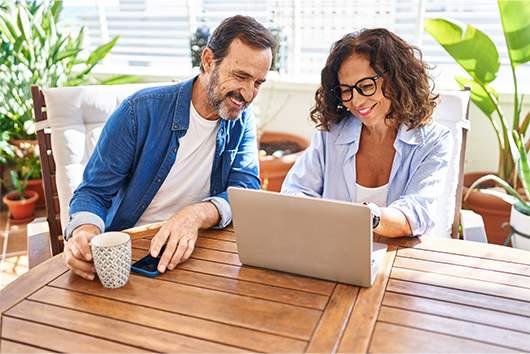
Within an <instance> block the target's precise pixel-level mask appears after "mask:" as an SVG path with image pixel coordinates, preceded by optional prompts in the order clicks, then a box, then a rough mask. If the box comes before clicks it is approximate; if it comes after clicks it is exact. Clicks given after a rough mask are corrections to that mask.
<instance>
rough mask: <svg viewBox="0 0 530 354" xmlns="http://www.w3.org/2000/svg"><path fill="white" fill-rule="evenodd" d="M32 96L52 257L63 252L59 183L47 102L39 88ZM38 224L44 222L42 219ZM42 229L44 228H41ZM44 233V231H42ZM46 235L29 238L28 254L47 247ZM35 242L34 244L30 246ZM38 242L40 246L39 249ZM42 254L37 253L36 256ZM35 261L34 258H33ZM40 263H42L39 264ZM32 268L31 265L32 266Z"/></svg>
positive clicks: (35, 88) (33, 88)
mask: <svg viewBox="0 0 530 354" xmlns="http://www.w3.org/2000/svg"><path fill="white" fill-rule="evenodd" d="M31 95H32V97H33V110H34V112H35V122H36V126H37V127H36V131H37V139H38V142H39V153H40V163H41V169H42V181H43V183H44V199H45V201H46V220H47V221H48V227H49V235H50V240H49V241H50V247H51V255H56V254H57V253H60V252H62V251H63V239H62V234H63V233H62V226H61V214H60V204H59V196H58V194H57V183H56V180H55V172H56V169H55V159H54V157H53V151H52V144H51V131H50V129H48V128H44V127H45V126H47V124H46V121H47V119H48V117H47V112H46V100H45V98H44V95H43V94H42V91H41V90H40V89H39V87H38V86H31ZM43 122H44V123H43ZM37 222H42V220H41V219H39V220H37ZM28 227H29V228H30V229H31V228H33V229H34V228H35V225H34V224H33V225H31V226H28ZM41 229H42V228H41ZM41 231H42V230H41ZM43 237H44V239H45V238H46V236H45V233H42V232H40V233H39V234H38V237H37V236H35V237H34V238H33V239H30V238H28V253H29V252H31V251H32V250H35V251H37V249H40V248H41V247H46V241H45V240H42V238H43ZM30 241H33V244H29V243H30ZM37 242H38V244H39V245H40V246H39V247H37ZM38 253H40V252H38V251H37V253H36V254H38ZM28 258H30V259H32V258H33V257H32V255H31V254H28ZM33 259H34V258H33ZM37 263H40V262H37ZM30 266H31V265H30Z"/></svg>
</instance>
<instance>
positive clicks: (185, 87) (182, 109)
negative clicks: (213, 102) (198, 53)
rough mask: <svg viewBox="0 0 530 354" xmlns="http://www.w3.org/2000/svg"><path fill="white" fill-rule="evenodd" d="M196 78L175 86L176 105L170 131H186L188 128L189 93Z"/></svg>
mask: <svg viewBox="0 0 530 354" xmlns="http://www.w3.org/2000/svg"><path fill="white" fill-rule="evenodd" d="M197 77H198V75H197V76H195V77H194V78H192V79H190V80H188V81H185V82H183V83H182V84H181V85H177V93H176V95H177V97H176V100H177V104H176V106H175V113H174V115H173V124H172V126H171V130H187V129H188V128H189V126H190V105H191V92H192V89H193V83H194V82H195V80H196V79H197Z"/></svg>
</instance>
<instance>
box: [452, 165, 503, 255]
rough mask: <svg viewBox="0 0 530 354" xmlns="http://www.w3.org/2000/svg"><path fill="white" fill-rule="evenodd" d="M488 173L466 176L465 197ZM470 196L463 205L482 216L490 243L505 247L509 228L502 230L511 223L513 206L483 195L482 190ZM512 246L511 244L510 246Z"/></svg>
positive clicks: (468, 174) (496, 198)
mask: <svg viewBox="0 0 530 354" xmlns="http://www.w3.org/2000/svg"><path fill="white" fill-rule="evenodd" d="M487 174H489V173H486V172H472V173H466V174H465V175H464V188H463V196H465V195H466V194H467V191H468V187H469V186H470V185H471V184H472V183H473V182H474V181H476V180H477V179H478V178H480V177H482V176H485V175H487ZM476 191H477V192H472V193H470V194H469V197H468V198H467V199H464V200H463V201H462V205H463V206H464V207H466V208H467V209H470V210H473V211H474V212H475V213H477V214H479V215H480V216H482V219H483V220H484V227H485V229H486V235H487V237H488V243H494V244H497V245H503V244H504V242H505V241H506V238H507V237H508V234H509V233H510V230H509V228H505V229H502V228H501V225H502V224H504V223H505V222H509V221H510V211H511V208H512V204H510V203H508V202H505V201H504V200H502V199H500V198H498V197H495V196H493V195H489V194H485V193H481V192H480V190H478V189H477V190H476ZM508 245H509V246H511V243H510V244H508Z"/></svg>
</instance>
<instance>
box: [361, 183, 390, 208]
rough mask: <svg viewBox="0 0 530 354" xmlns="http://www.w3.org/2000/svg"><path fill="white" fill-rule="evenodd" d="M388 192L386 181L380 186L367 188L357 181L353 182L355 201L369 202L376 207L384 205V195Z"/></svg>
mask: <svg viewBox="0 0 530 354" xmlns="http://www.w3.org/2000/svg"><path fill="white" fill-rule="evenodd" d="M387 194H388V183H387V184H385V185H384V186H381V187H375V188H368V187H363V186H361V185H360V184H359V183H356V184H355V199H356V201H357V203H362V202H371V203H374V204H376V205H377V206H378V207H380V208H382V207H386V197H387Z"/></svg>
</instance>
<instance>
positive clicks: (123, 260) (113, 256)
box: [90, 232, 131, 289]
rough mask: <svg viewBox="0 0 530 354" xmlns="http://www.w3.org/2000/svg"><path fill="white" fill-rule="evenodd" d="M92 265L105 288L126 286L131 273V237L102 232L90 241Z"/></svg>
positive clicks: (124, 234)
mask: <svg viewBox="0 0 530 354" xmlns="http://www.w3.org/2000/svg"><path fill="white" fill-rule="evenodd" d="M90 245H91V247H92V255H93V257H94V265H95V266H96V271H97V273H98V277H99V280H100V281H101V284H103V286H104V287H105V288H109V289H115V288H119V287H121V286H124V285H125V284H127V281H128V280H129V274H130V273H131V237H130V236H129V234H126V233H125V232H104V233H102V234H99V235H97V236H94V237H93V238H92V240H90Z"/></svg>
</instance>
